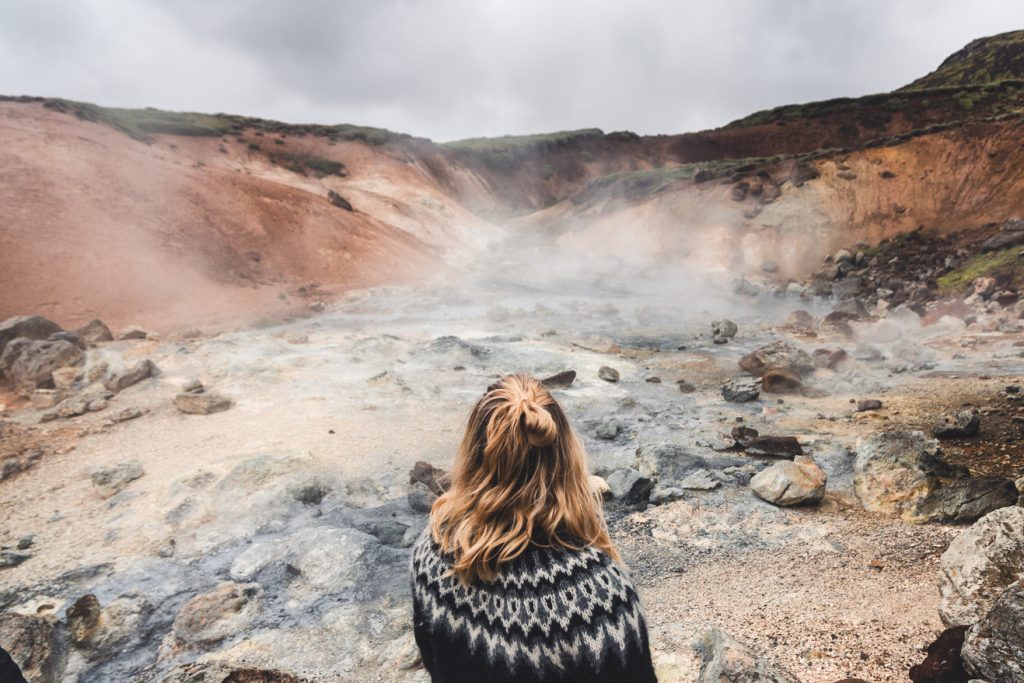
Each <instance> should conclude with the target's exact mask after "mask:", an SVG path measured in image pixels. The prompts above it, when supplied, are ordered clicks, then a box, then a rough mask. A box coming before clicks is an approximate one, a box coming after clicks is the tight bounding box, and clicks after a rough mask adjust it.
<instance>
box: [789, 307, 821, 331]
mask: <svg viewBox="0 0 1024 683" xmlns="http://www.w3.org/2000/svg"><path fill="white" fill-rule="evenodd" d="M814 324H815V323H814V316H813V315H811V314H810V313H808V312H807V311H805V310H803V309H797V310H795V311H793V312H792V313H790V314H789V315H788V316H787V317H786V325H789V326H792V327H802V328H805V329H808V330H811V329H814Z"/></svg>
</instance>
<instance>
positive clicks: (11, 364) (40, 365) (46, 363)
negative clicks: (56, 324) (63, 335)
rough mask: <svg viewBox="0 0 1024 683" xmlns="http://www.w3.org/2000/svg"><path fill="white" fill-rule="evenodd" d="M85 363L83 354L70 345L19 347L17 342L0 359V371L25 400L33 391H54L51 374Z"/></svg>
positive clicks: (40, 343) (43, 343)
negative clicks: (4, 373) (0, 368)
mask: <svg viewBox="0 0 1024 683" xmlns="http://www.w3.org/2000/svg"><path fill="white" fill-rule="evenodd" d="M12 355H13V358H12V357H11V356H12ZM84 361H85V354H84V353H82V350H81V349H80V348H78V347H77V346H75V345H74V344H72V343H70V342H66V341H32V342H28V343H21V342H20V340H17V339H16V340H13V341H12V342H11V343H9V344H8V345H7V348H6V349H5V350H4V355H3V357H2V358H0V367H5V368H6V369H7V375H8V377H10V379H11V381H12V382H13V384H14V386H15V389H17V390H18V391H19V392H20V393H22V394H24V395H26V396H27V395H29V394H31V393H32V392H33V391H34V390H36V389H51V388H53V386H54V384H53V371H54V370H59V369H60V368H63V367H67V366H77V365H81V364H82V363H83V362H84Z"/></svg>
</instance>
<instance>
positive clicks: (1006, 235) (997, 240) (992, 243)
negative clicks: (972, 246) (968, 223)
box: [979, 218, 1024, 252]
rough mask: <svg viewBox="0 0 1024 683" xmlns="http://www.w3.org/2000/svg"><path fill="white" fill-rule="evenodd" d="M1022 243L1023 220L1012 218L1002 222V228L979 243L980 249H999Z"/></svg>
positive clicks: (1023, 232) (984, 250)
mask: <svg viewBox="0 0 1024 683" xmlns="http://www.w3.org/2000/svg"><path fill="white" fill-rule="evenodd" d="M1021 243H1024V221H1022V220H1021V219H1019V218H1012V219H1010V220H1008V221H1006V222H1005V223H1003V226H1002V229H1001V230H1000V231H999V232H997V233H996V234H995V235H993V236H992V237H989V238H988V239H987V240H985V241H984V242H982V243H981V246H980V247H979V249H980V251H982V252H987V251H999V250H1000V249H1005V248H1006V247H1012V246H1014V245H1017V244H1021Z"/></svg>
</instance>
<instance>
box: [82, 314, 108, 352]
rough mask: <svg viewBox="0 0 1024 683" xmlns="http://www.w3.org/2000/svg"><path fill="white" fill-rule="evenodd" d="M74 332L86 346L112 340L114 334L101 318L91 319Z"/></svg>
mask: <svg viewBox="0 0 1024 683" xmlns="http://www.w3.org/2000/svg"><path fill="white" fill-rule="evenodd" d="M75 334H77V335H78V338H79V339H81V340H82V341H83V342H85V344H86V345H87V346H96V345H97V344H99V343H100V342H108V341H114V334H113V333H112V332H111V331H110V328H109V327H107V326H106V325H105V324H104V323H103V321H102V320H91V321H89V322H88V323H87V324H85V325H83V326H82V327H79V328H78V329H77V330H75Z"/></svg>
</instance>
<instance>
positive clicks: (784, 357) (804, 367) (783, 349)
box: [739, 341, 814, 377]
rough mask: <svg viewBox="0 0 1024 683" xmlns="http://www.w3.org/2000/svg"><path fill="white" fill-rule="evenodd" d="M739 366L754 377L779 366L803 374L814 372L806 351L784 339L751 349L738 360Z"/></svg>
mask: <svg viewBox="0 0 1024 683" xmlns="http://www.w3.org/2000/svg"><path fill="white" fill-rule="evenodd" d="M739 366H740V368H742V369H743V370H745V371H746V372H748V373H750V374H751V375H754V376H755V377H760V376H762V375H763V374H764V373H765V371H766V370H769V369H771V368H781V369H783V370H789V371H790V372H795V373H797V374H798V375H805V374H807V373H810V372H814V360H813V359H812V358H811V356H810V355H809V354H808V353H807V352H806V351H802V350H800V349H798V348H796V347H795V346H793V345H792V344H788V343H786V342H784V341H776V342H772V343H771V344H768V345H767V346H762V347H761V348H759V349H757V350H755V351H751V352H750V353H748V354H747V355H745V356H743V358H740V360H739Z"/></svg>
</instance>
